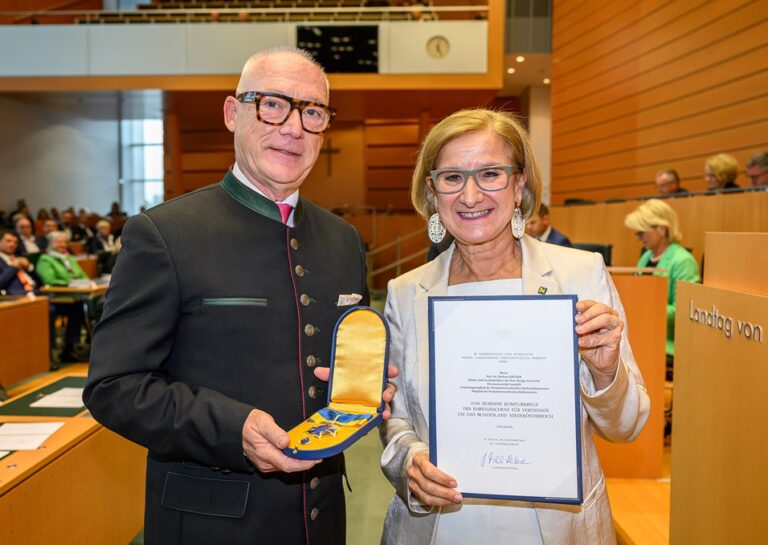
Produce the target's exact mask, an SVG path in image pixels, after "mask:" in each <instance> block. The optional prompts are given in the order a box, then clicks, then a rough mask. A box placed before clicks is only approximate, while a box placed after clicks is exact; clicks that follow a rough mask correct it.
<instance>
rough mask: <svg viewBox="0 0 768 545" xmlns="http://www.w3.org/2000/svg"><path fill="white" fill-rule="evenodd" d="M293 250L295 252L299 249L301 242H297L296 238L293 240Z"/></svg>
mask: <svg viewBox="0 0 768 545" xmlns="http://www.w3.org/2000/svg"><path fill="white" fill-rule="evenodd" d="M291 248H293V249H294V250H298V249H299V241H298V240H296V239H295V238H292V239H291Z"/></svg>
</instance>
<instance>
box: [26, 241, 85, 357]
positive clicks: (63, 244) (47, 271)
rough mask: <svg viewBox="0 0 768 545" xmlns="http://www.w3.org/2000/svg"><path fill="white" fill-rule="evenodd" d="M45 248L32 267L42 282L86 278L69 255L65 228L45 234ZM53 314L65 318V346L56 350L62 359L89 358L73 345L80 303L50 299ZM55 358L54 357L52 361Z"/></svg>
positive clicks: (82, 315)
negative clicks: (46, 240)
mask: <svg viewBox="0 0 768 545" xmlns="http://www.w3.org/2000/svg"><path fill="white" fill-rule="evenodd" d="M47 237H48V249H47V250H46V252H45V253H44V254H41V255H40V257H39V258H38V260H37V264H36V265H35V268H36V269H37V274H38V275H39V276H40V278H41V279H42V281H43V283H44V284H46V285H48V286H67V285H69V282H70V281H71V280H73V279H75V278H81V279H87V278H88V275H87V274H85V272H83V269H81V268H80V265H78V264H77V260H76V259H75V258H74V257H72V256H71V255H69V252H68V250H67V245H68V244H69V237H68V236H67V233H65V232H64V231H51V232H50V233H48V235H47ZM52 303H53V307H54V314H55V315H56V316H64V317H66V318H67V330H66V333H65V334H64V348H62V350H61V352H60V353H59V358H58V361H59V362H61V363H67V362H73V361H83V360H87V359H88V358H87V357H85V356H84V355H82V354H79V353H78V352H77V351H76V349H75V346H76V345H77V344H78V343H79V342H80V330H81V328H82V326H83V323H84V321H85V313H84V312H83V307H82V305H81V304H80V303H69V302H64V301H59V300H56V299H55V298H54V299H53V300H52ZM53 329H54V325H53V324H52V325H51V349H53V348H55V346H56V335H55V331H54V330H53ZM55 361H56V360H55V359H54V362H55Z"/></svg>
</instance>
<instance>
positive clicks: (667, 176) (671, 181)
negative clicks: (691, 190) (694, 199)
mask: <svg viewBox="0 0 768 545" xmlns="http://www.w3.org/2000/svg"><path fill="white" fill-rule="evenodd" d="M656 192H657V193H658V194H659V195H670V196H680V195H685V194H686V193H688V190H687V189H683V188H682V187H680V175H679V174H678V173H677V171H676V170H675V169H674V168H667V169H664V170H660V171H658V172H657V173H656Z"/></svg>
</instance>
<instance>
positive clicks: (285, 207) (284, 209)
mask: <svg viewBox="0 0 768 545" xmlns="http://www.w3.org/2000/svg"><path fill="white" fill-rule="evenodd" d="M275 204H276V205H277V207H278V208H279V209H280V217H281V218H282V220H283V223H284V224H286V225H288V218H289V217H290V215H291V212H293V206H291V205H290V204H288V203H287V202H276V203H275Z"/></svg>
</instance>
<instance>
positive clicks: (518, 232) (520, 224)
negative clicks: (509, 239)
mask: <svg viewBox="0 0 768 545" xmlns="http://www.w3.org/2000/svg"><path fill="white" fill-rule="evenodd" d="M511 223H512V236H513V237H515V238H516V239H518V240H520V239H521V238H523V235H524V234H525V218H523V212H522V211H521V210H520V207H519V206H515V212H514V213H513V214H512V222H511Z"/></svg>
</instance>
